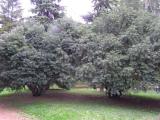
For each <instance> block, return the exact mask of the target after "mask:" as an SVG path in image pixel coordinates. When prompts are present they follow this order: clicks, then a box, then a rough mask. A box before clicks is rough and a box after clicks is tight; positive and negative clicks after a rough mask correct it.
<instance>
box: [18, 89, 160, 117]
mask: <svg viewBox="0 0 160 120" xmlns="http://www.w3.org/2000/svg"><path fill="white" fill-rule="evenodd" d="M152 92H153V91H152ZM152 92H148V93H143V94H142V93H134V96H136V94H137V95H138V96H152V94H151V93H152ZM60 93H61V92H60ZM62 93H63V94H62V96H64V95H65V94H71V95H73V96H74V95H75V97H76V95H79V96H83V97H84V96H97V95H98V96H103V93H99V92H96V91H95V90H92V89H72V90H71V91H64V92H62ZM53 94H55V93H53ZM154 94H156V99H158V97H160V95H159V94H157V93H154ZM154 96H155V95H153V96H152V98H154ZM65 97H67V96H64V97H63V99H61V98H57V99H54V97H53V98H52V99H50V98H49V99H45V97H43V99H39V98H37V100H36V101H33V102H32V103H29V104H25V103H24V104H23V103H16V107H18V108H19V109H21V110H22V111H23V112H24V113H27V114H28V115H31V116H33V117H35V118H37V119H38V120H160V118H158V116H159V115H160V109H154V108H143V107H141V106H140V107H137V106H127V105H118V104H114V103H112V102H111V101H112V100H106V101H103V100H102V101H99V100H97V99H95V100H86V101H85V100H78V99H74V98H73V100H72V98H71V99H70V100H68V99H66V100H65ZM159 100H160V99H159ZM159 117H160V116H159Z"/></svg>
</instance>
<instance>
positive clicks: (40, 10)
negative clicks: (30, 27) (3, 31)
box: [31, 0, 63, 24]
mask: <svg viewBox="0 0 160 120" xmlns="http://www.w3.org/2000/svg"><path fill="white" fill-rule="evenodd" d="M60 1H61V0H31V3H32V4H33V5H35V8H34V9H33V10H32V12H33V13H34V14H36V17H37V19H38V20H39V21H40V22H41V23H43V24H44V23H51V22H52V21H53V20H55V19H57V18H61V17H62V16H63V7H62V6H61V5H60V4H59V2H60Z"/></svg>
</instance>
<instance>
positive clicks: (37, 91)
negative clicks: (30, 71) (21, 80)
mask: <svg viewBox="0 0 160 120" xmlns="http://www.w3.org/2000/svg"><path fill="white" fill-rule="evenodd" d="M27 86H28V88H29V89H30V90H31V92H32V95H33V96H34V97H38V96H41V95H42V93H43V91H44V89H43V87H42V86H40V85H35V84H30V85H27Z"/></svg>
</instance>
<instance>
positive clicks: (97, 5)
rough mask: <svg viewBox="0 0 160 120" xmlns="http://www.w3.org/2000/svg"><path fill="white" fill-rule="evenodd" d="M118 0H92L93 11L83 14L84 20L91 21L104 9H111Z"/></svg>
mask: <svg viewBox="0 0 160 120" xmlns="http://www.w3.org/2000/svg"><path fill="white" fill-rule="evenodd" d="M118 2H119V1H118V0H92V3H93V8H94V11H93V13H88V15H85V16H83V19H84V20H85V21H86V22H92V21H93V19H94V18H95V17H96V16H98V15H99V14H100V13H101V12H103V11H104V10H107V11H111V10H112V9H113V8H114V7H115V6H117V4H118Z"/></svg>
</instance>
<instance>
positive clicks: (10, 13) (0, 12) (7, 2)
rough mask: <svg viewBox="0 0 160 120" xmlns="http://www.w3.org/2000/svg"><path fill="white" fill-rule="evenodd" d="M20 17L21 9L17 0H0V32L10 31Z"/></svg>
mask: <svg viewBox="0 0 160 120" xmlns="http://www.w3.org/2000/svg"><path fill="white" fill-rule="evenodd" d="M21 18H22V9H21V6H20V4H19V1H18V0H1V1H0V24H1V25H2V26H1V29H0V31H1V33H3V31H10V30H11V29H12V28H13V27H14V26H15V25H16V22H17V21H19V20H20V19H21Z"/></svg>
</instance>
